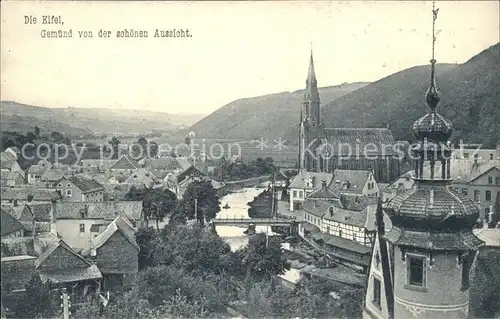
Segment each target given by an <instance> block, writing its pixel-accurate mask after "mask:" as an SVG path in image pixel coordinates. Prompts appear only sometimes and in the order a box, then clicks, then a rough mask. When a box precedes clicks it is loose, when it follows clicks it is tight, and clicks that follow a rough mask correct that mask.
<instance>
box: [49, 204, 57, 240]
mask: <svg viewBox="0 0 500 319" xmlns="http://www.w3.org/2000/svg"><path fill="white" fill-rule="evenodd" d="M51 205H52V207H51V209H50V232H51V233H52V234H54V235H56V236H57V229H56V222H57V210H56V207H57V205H56V201H55V200H53V201H52V202H51Z"/></svg>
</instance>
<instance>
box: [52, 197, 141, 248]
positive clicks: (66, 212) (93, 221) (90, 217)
mask: <svg viewBox="0 0 500 319" xmlns="http://www.w3.org/2000/svg"><path fill="white" fill-rule="evenodd" d="M119 214H123V216H126V217H127V219H128V220H130V221H131V223H132V224H133V225H136V226H137V227H141V226H142V222H143V214H142V202H141V201H122V202H100V203H86V202H79V203H78V202H71V203H70V202H62V203H59V204H57V217H56V229H57V233H58V234H59V235H60V236H61V238H63V239H64V241H66V242H67V243H68V244H69V245H70V246H71V247H74V248H79V249H88V248H90V246H89V245H90V244H91V241H92V240H93V239H94V238H95V237H96V236H97V235H98V234H99V233H100V232H101V231H102V230H103V229H104V228H106V227H107V226H108V225H109V224H110V223H111V222H112V221H113V220H114V219H115V218H116V217H117V216H118V215H119ZM134 227H135V226H134Z"/></svg>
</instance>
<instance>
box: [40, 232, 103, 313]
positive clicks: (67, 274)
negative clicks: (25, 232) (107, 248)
mask: <svg viewBox="0 0 500 319" xmlns="http://www.w3.org/2000/svg"><path fill="white" fill-rule="evenodd" d="M35 270H36V271H37V272H38V273H39V275H40V278H41V279H42V280H43V281H47V280H50V281H51V282H52V283H53V284H54V285H55V286H56V287H59V288H63V287H65V288H67V289H68V291H69V292H70V293H71V294H72V295H73V296H74V297H73V298H74V299H73V302H74V303H78V302H82V301H86V300H88V299H90V298H91V296H92V295H95V294H98V293H99V292H100V287H101V280H102V278H103V275H102V274H101V272H100V271H99V268H98V266H96V265H94V264H92V263H90V262H88V261H87V260H86V259H85V258H83V257H82V256H81V255H79V254H78V253H76V252H75V251H74V250H73V249H72V248H71V247H70V246H69V245H68V244H67V243H65V242H64V241H63V240H61V239H59V240H57V241H56V242H54V243H52V244H51V245H50V246H49V247H47V249H46V250H45V251H44V252H43V253H42V254H41V255H40V256H39V257H38V259H37V260H36V261H35ZM87 298H88V299H87Z"/></svg>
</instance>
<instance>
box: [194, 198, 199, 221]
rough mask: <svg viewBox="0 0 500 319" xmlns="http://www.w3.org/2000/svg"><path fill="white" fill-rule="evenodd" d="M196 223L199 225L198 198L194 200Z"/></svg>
mask: <svg viewBox="0 0 500 319" xmlns="http://www.w3.org/2000/svg"><path fill="white" fill-rule="evenodd" d="M194 221H195V223H196V225H198V198H195V199H194Z"/></svg>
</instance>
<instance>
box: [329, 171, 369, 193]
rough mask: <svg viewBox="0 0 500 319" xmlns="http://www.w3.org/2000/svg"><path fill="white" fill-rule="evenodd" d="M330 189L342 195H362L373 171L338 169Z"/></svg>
mask: <svg viewBox="0 0 500 319" xmlns="http://www.w3.org/2000/svg"><path fill="white" fill-rule="evenodd" d="M334 175H335V176H334V178H333V180H332V183H331V185H330V187H332V188H334V189H335V190H336V191H338V192H341V193H361V192H362V191H363V188H364V186H365V184H366V182H367V180H368V178H369V177H370V175H372V172H371V171H363V170H344V169H337V170H335V172H334Z"/></svg>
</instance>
